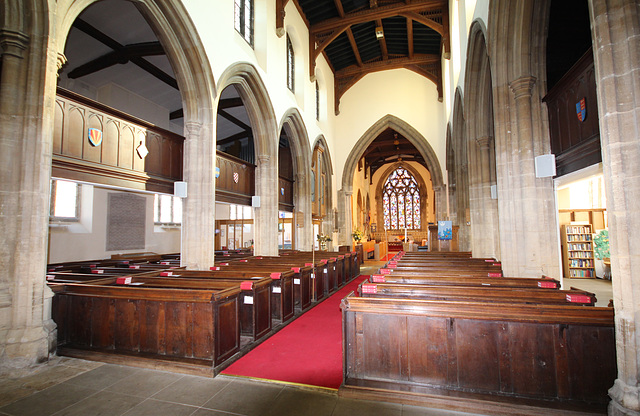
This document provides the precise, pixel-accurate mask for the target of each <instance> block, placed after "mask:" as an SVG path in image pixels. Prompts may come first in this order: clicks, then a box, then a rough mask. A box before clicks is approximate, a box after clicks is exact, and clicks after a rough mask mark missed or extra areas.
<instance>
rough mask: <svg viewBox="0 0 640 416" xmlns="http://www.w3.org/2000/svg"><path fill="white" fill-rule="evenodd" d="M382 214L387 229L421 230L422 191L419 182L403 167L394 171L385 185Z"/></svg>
mask: <svg viewBox="0 0 640 416" xmlns="http://www.w3.org/2000/svg"><path fill="white" fill-rule="evenodd" d="M382 212H383V215H384V226H385V228H386V229H389V230H402V229H405V228H409V229H418V228H420V190H419V188H418V182H417V181H416V179H415V178H414V177H413V175H412V174H411V173H409V171H407V170H406V169H405V168H403V167H402V166H400V167H398V168H397V169H396V170H394V171H393V172H392V173H391V174H390V175H389V177H388V178H387V181H386V182H385V184H384V187H383V191H382Z"/></svg>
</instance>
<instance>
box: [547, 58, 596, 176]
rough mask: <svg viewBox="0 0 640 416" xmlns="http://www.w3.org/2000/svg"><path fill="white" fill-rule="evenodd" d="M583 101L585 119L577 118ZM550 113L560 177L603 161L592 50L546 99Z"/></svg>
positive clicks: (551, 132) (552, 141) (550, 128)
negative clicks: (577, 104)
mask: <svg viewBox="0 0 640 416" xmlns="http://www.w3.org/2000/svg"><path fill="white" fill-rule="evenodd" d="M582 98H584V99H585V104H586V116H585V118H584V121H580V120H579V119H578V116H577V113H576V103H579V102H580V100H581V99H582ZM544 101H545V102H546V103H547V108H548V111H549V130H550V136H551V152H552V153H554V154H555V155H556V165H557V174H558V176H561V175H564V174H566V173H570V172H573V171H575V170H578V169H581V168H584V167H586V166H590V165H592V164H595V163H598V162H600V161H602V155H601V152H600V129H599V125H598V101H597V96H596V81H595V70H594V66H593V53H592V51H591V49H590V50H589V51H588V52H587V53H586V54H585V55H584V56H583V57H582V58H581V59H580V60H579V61H578V62H577V63H576V64H575V65H574V66H573V67H572V68H571V69H570V70H569V71H568V72H567V74H566V75H565V76H564V77H563V78H562V79H561V80H560V81H558V83H557V84H556V85H555V86H554V87H553V88H552V89H551V90H550V91H549V93H548V94H547V96H546V97H545V98H544Z"/></svg>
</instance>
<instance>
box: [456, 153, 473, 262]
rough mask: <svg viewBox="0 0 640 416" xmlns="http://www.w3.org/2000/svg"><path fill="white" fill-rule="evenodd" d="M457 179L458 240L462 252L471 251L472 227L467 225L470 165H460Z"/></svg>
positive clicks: (457, 168)
mask: <svg viewBox="0 0 640 416" xmlns="http://www.w3.org/2000/svg"><path fill="white" fill-rule="evenodd" d="M456 170H457V176H458V177H457V179H456V202H455V203H456V205H457V211H458V226H459V227H460V228H459V229H458V240H459V246H460V251H471V241H472V234H471V225H469V224H467V210H468V209H469V202H468V201H469V165H468V164H467V163H460V164H459V166H458V167H456Z"/></svg>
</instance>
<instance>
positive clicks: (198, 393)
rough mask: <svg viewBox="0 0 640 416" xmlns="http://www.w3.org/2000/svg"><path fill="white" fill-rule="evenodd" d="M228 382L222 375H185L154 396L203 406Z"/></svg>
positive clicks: (164, 399)
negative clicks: (213, 376)
mask: <svg viewBox="0 0 640 416" xmlns="http://www.w3.org/2000/svg"><path fill="white" fill-rule="evenodd" d="M176 379H177V377H176ZM228 384H229V380H228V379H225V378H222V377H216V378H206V377H197V376H184V377H182V378H180V380H179V381H177V382H175V383H173V384H170V385H169V386H167V387H165V388H164V389H162V390H160V391H159V392H158V393H156V394H155V395H154V396H153V398H154V399H156V400H163V401H167V402H173V403H181V404H190V405H193V406H202V405H203V404H205V403H206V402H207V401H209V400H210V399H211V398H212V397H213V396H214V395H215V394H216V393H218V392H219V391H220V390H222V389H223V388H224V387H226V386H227V385H228Z"/></svg>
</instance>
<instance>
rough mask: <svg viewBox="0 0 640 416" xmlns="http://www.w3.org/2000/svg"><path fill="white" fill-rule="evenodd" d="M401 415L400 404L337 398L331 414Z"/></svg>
mask: <svg viewBox="0 0 640 416" xmlns="http://www.w3.org/2000/svg"><path fill="white" fill-rule="evenodd" d="M369 415H375V416H401V415H402V405H401V404H396V403H384V402H369V401H365V400H356V399H344V398H338V402H337V403H336V407H335V409H334V410H333V413H332V416H369Z"/></svg>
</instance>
